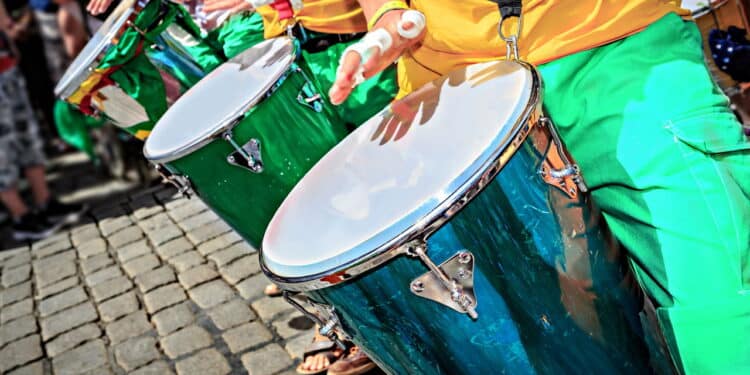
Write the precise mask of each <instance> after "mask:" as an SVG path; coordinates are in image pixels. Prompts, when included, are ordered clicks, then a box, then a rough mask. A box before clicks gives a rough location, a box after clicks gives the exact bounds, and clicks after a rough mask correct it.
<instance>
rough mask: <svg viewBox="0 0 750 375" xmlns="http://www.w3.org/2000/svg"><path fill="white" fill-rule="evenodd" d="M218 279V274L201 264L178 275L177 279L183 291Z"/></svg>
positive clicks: (206, 265) (211, 268)
mask: <svg viewBox="0 0 750 375" xmlns="http://www.w3.org/2000/svg"><path fill="white" fill-rule="evenodd" d="M217 277H219V273H218V272H216V270H214V268H213V267H211V266H209V265H208V264H203V265H200V266H197V267H194V268H191V269H189V270H187V271H185V272H182V273H180V274H179V275H178V276H177V279H178V280H180V284H181V285H182V287H183V288H185V289H190V288H192V287H194V286H196V285H200V284H203V283H205V282H207V281H211V280H213V279H215V278H217Z"/></svg>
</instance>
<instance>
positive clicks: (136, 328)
mask: <svg viewBox="0 0 750 375" xmlns="http://www.w3.org/2000/svg"><path fill="white" fill-rule="evenodd" d="M152 329H153V327H152V326H151V324H149V323H148V320H147V319H146V314H145V313H144V312H143V310H139V311H136V312H134V313H131V314H129V315H127V316H125V317H123V318H121V319H120V320H117V321H114V322H112V323H109V325H107V328H106V329H105V330H106V332H107V337H109V341H110V342H112V343H118V342H122V341H125V340H127V339H129V338H131V337H136V336H140V335H142V334H144V333H146V332H149V331H151V330H152Z"/></svg>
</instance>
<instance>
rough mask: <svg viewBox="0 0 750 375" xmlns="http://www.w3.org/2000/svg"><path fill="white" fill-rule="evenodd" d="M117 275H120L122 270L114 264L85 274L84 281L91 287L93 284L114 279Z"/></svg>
mask: <svg viewBox="0 0 750 375" xmlns="http://www.w3.org/2000/svg"><path fill="white" fill-rule="evenodd" d="M118 276H122V270H121V269H120V267H119V266H118V265H114V266H111V267H107V268H105V269H103V270H99V271H96V272H94V273H92V274H91V275H88V276H86V280H85V282H86V285H88V286H89V287H93V286H94V285H97V284H100V283H102V282H105V281H107V280H111V279H114V278H115V277H118Z"/></svg>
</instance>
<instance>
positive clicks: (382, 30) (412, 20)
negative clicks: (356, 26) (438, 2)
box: [328, 0, 425, 104]
mask: <svg viewBox="0 0 750 375" xmlns="http://www.w3.org/2000/svg"><path fill="white" fill-rule="evenodd" d="M358 1H359V4H360V7H361V8H362V11H363V13H364V15H365V18H366V19H367V26H368V29H369V30H370V32H369V33H367V35H366V36H365V37H364V38H362V40H361V41H360V42H358V43H355V44H354V45H351V46H349V47H348V48H347V49H346V51H344V54H343V55H342V59H341V61H340V62H339V69H338V71H337V73H336V81H335V82H334V84H333V86H332V87H331V90H330V91H329V93H328V94H329V98H330V99H331V102H332V103H333V104H340V103H343V102H344V100H346V98H347V97H348V96H349V94H351V92H352V90H353V89H354V87H355V86H356V85H357V84H359V83H361V81H362V78H364V79H368V78H370V77H372V76H374V75H375V74H377V73H379V72H381V71H382V70H384V69H386V68H387V67H388V66H390V65H391V64H393V62H394V61H396V60H397V59H398V58H399V57H401V55H402V54H403V53H404V52H405V51H406V50H407V49H409V48H411V47H412V46H414V45H415V44H417V43H419V41H421V40H422V38H424V25H425V20H424V15H422V14H421V13H419V12H417V11H412V10H409V5H408V4H407V3H406V2H405V1H387V0H358ZM383 47H386V48H383Z"/></svg>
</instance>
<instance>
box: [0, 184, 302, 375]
mask: <svg viewBox="0 0 750 375" xmlns="http://www.w3.org/2000/svg"><path fill="white" fill-rule="evenodd" d="M266 283H267V280H266V279H265V277H264V276H263V275H262V274H261V273H260V269H259V266H258V256H257V253H256V250H255V249H253V248H251V247H250V246H248V245H247V244H246V243H245V242H243V241H242V240H241V238H240V237H239V236H238V235H237V234H236V233H235V232H234V231H232V230H231V229H230V228H229V227H228V226H227V225H226V224H225V223H224V222H223V221H221V220H220V219H219V218H218V217H217V216H216V214H214V213H213V212H212V211H210V210H208V209H207V207H206V206H205V205H204V204H203V203H202V202H200V201H199V200H197V199H190V200H188V199H185V198H182V197H177V196H175V195H174V190H173V189H171V188H167V187H157V188H152V189H149V190H144V191H140V192H138V193H134V194H130V195H128V196H127V197H125V198H123V199H122V200H120V201H114V202H107V203H106V204H100V205H98V206H96V207H95V208H94V209H92V211H91V213H90V215H89V216H88V217H87V218H86V220H84V221H83V222H82V223H79V224H78V225H76V226H74V227H72V228H68V229H67V230H64V231H62V232H60V233H58V234H56V235H55V236H53V237H51V238H48V239H46V240H43V241H39V242H36V243H34V244H31V245H19V246H17V247H15V248H13V249H10V250H6V251H2V252H0V323H1V324H0V373H9V374H49V373H54V374H113V373H114V374H123V373H133V374H170V373H176V374H180V375H187V374H200V375H212V374H246V373H247V374H286V373H294V368H295V366H296V364H297V363H298V362H299V357H300V354H301V350H302V349H303V348H304V346H305V345H306V344H307V343H308V342H309V341H310V340H311V337H312V322H310V321H309V320H308V319H306V318H304V317H303V316H302V315H301V314H300V313H298V312H296V310H294V309H293V308H291V307H290V306H289V305H287V304H286V303H285V302H284V301H283V300H282V299H279V298H274V299H272V298H268V297H265V296H263V293H262V290H263V287H264V286H265V285H266Z"/></svg>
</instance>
